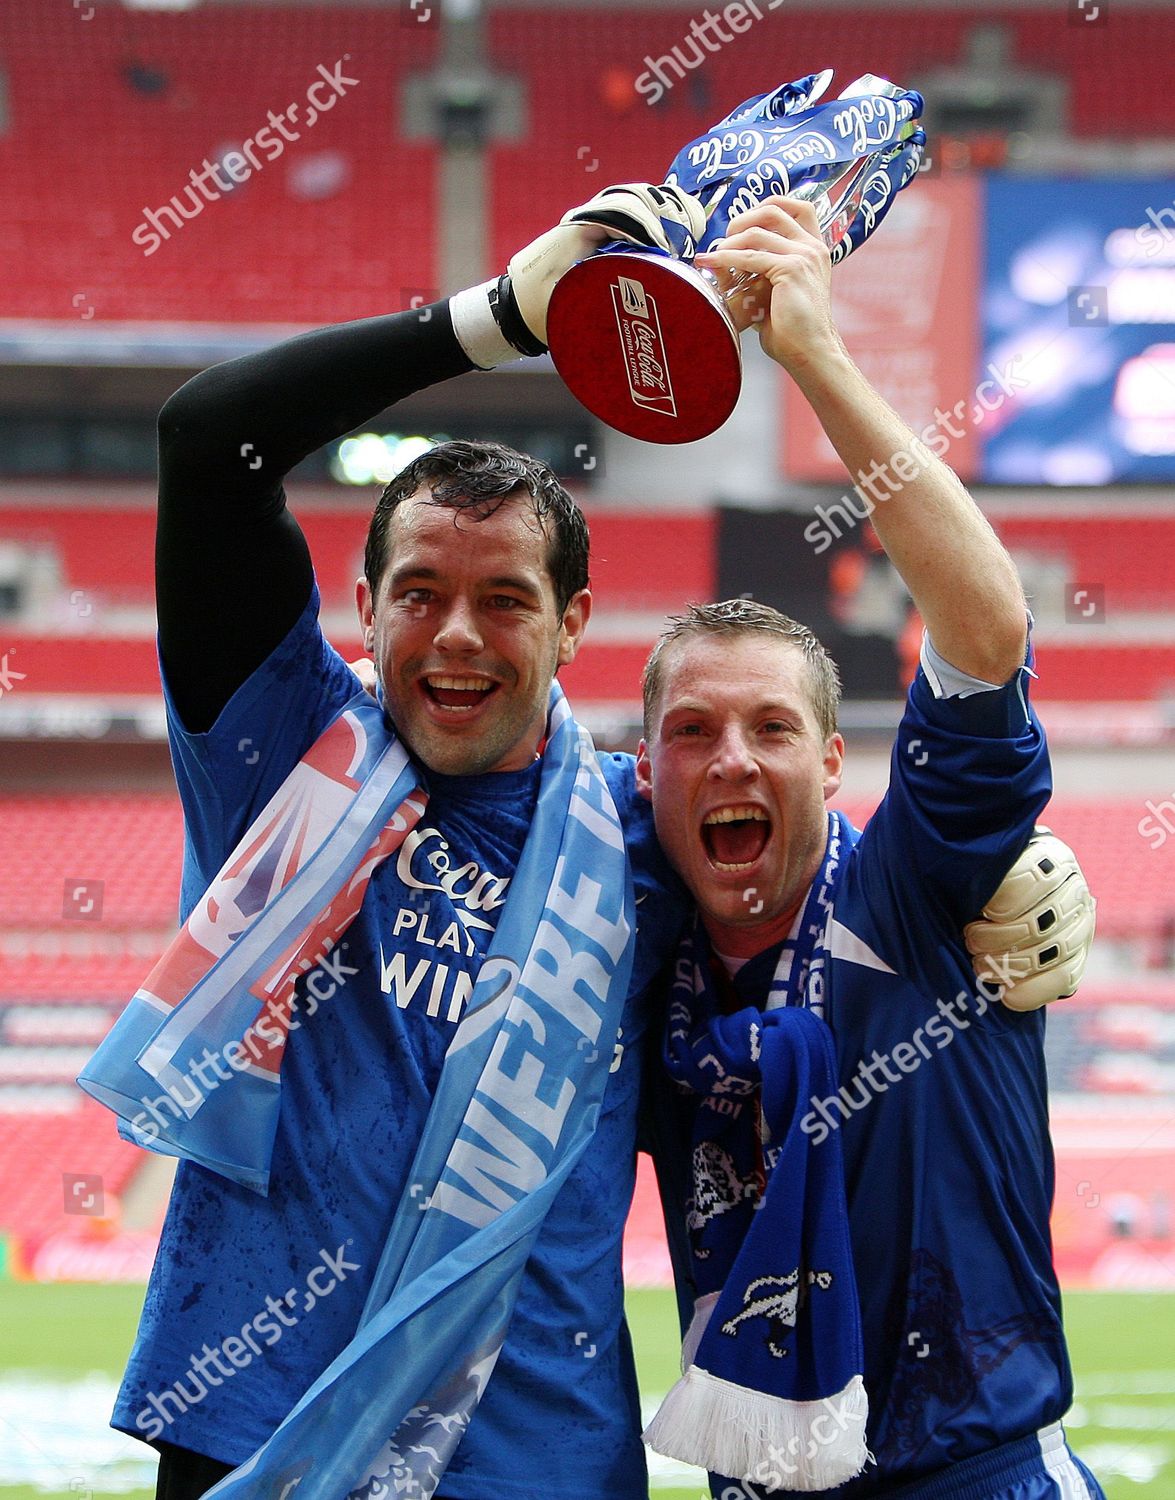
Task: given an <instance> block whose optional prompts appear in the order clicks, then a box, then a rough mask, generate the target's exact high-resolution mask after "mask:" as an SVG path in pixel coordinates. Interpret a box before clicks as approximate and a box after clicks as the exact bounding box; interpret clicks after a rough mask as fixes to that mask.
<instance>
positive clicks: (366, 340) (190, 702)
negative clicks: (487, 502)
mask: <svg viewBox="0 0 1175 1500" xmlns="http://www.w3.org/2000/svg"><path fill="white" fill-rule="evenodd" d="M472 368H473V366H472V365H471V363H470V361H469V359H468V357H467V356H466V355H465V353H464V351H463V350H462V348H461V346H460V344H458V342H457V339H456V336H455V335H454V333H453V325H452V321H451V319H450V317H449V309H448V304H447V303H438V304H435V305H434V306H433V307H432V308H431V309H429V311H428V314H427V315H425V314H424V313H423V312H421V311H412V312H404V313H394V314H392V315H390V316H388V317H381V318H366V319H363V320H362V321H361V322H357V323H341V324H338V325H336V326H334V327H331V328H320V329H317V330H315V331H314V332H313V333H305V334H300V335H299V336H298V337H297V338H293V339H289V340H287V341H286V342H285V343H282V344H278V345H277V346H276V347H275V348H273V349H267V350H265V351H264V352H263V353H260V354H249V355H246V356H244V357H243V358H241V359H233V360H229V361H228V362H227V363H225V364H221V365H216V366H214V367H213V368H212V369H210V370H205V371H204V372H203V373H202V374H200V375H197V376H195V377H194V378H193V379H192V380H189V381H188V382H187V384H186V385H184V386H182V387H181V388H180V389H179V390H178V391H176V393H175V395H174V396H172V397H171V398H170V399H169V400H168V401H167V403H166V404H165V406H164V407H163V410H162V411H161V412H160V414H159V518H158V525H157V530H156V538H155V590H156V604H157V608H158V614H159V642H160V651H161V654H162V658H163V663H164V666H165V668H166V670H167V677H168V682H169V683H170V685H171V689H172V694H173V697H174V699H175V704H176V707H177V708H178V710H179V712H180V715H181V716H182V718H183V721H184V724H185V726H186V727H187V729H188V730H190V731H191V732H193V733H202V732H204V731H205V730H207V729H210V728H211V727H212V725H213V723H214V722H215V721H216V718H217V716H218V714H219V713H220V711H221V709H222V708H223V707H224V705H225V704H226V703H227V702H228V700H229V699H230V698H231V697H232V695H233V693H234V692H235V691H236V690H237V688H238V687H240V685H241V684H242V683H243V682H244V681H245V679H246V678H247V677H249V675H250V674H251V673H252V672H254V671H255V670H256V669H257V667H259V666H260V665H261V663H262V662H263V661H264V660H265V658H266V657H267V656H268V655H269V654H270V652H271V651H272V650H273V649H274V648H275V647H276V646H277V645H278V644H279V642H280V641H281V640H282V639H283V638H284V637H285V636H286V635H287V634H288V633H289V631H290V629H291V627H292V626H293V625H294V623H295V621H296V620H297V618H298V616H299V615H300V614H301V612H302V610H303V609H305V607H306V601H307V599H308V598H309V597H310V586H311V578H312V573H311V563H310V552H309V549H308V547H307V545H306V538H305V537H304V536H303V534H302V529H301V527H300V526H299V525H298V523H297V521H296V520H295V519H294V517H293V516H292V515H291V513H290V512H289V510H287V508H286V496H285V490H284V488H283V485H282V481H283V479H284V478H285V476H286V475H287V474H288V473H289V471H290V470H291V469H292V468H294V467H295V465H296V464H299V463H300V462H301V461H302V459H304V458H305V457H306V456H307V454H309V453H313V452H314V450H315V449H316V448H320V447H321V446H322V445H323V444H324V443H328V442H330V441H331V440H332V439H334V438H338V437H341V436H342V435H343V434H344V433H347V432H350V431H351V430H352V429H353V428H354V427H357V426H359V425H360V424H361V423H363V422H366V421H369V420H370V419H371V418H372V417H374V416H376V415H378V413H380V412H381V411H383V410H384V408H385V407H388V406H391V405H393V404H394V403H395V402H397V401H399V400H401V399H402V398H403V397H405V396H408V395H411V394H412V393H413V392H414V391H418V390H423V389H424V388H425V387H426V386H429V385H434V384H436V383H437V382H438V381H441V380H447V379H449V378H450V377H452V376H454V375H460V374H463V373H464V372H465V371H467V370H470V369H472ZM258 459H260V464H258V462H257V460H258Z"/></svg>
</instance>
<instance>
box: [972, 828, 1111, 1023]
mask: <svg viewBox="0 0 1175 1500" xmlns="http://www.w3.org/2000/svg"><path fill="white" fill-rule="evenodd" d="M1096 912H1097V902H1096V901H1095V900H1094V898H1093V896H1092V895H1090V891H1089V886H1088V885H1086V883H1085V876H1084V874H1083V873H1082V870H1081V866H1080V865H1079V864H1078V863H1077V856H1076V855H1075V854H1074V853H1073V851H1072V849H1070V848H1069V846H1068V844H1066V843H1064V842H1063V841H1062V840H1061V839H1059V838H1057V836H1056V835H1055V834H1054V833H1052V832H1050V830H1049V829H1047V828H1043V827H1039V826H1038V827H1037V828H1035V829H1034V830H1033V834H1032V837H1031V838H1030V839H1029V841H1028V844H1027V846H1026V847H1025V849H1024V852H1023V853H1022V854H1021V856H1020V858H1019V859H1018V860H1017V861H1016V863H1015V864H1014V865H1013V866H1012V868H1011V869H1010V870H1009V871H1008V873H1007V874H1006V875H1005V876H1004V879H1003V882H1002V884H1001V885H1000V887H999V889H998V890H997V891H996V893H995V895H993V896H992V898H991V900H990V901H989V902H988V903H987V905H986V906H985V907H984V908H983V918H982V920H980V921H976V922H970V923H968V925H967V926H966V927H964V929H963V936H964V939H965V940H966V943H967V949H968V952H969V953H970V954H971V962H972V965H973V967H974V969H975V973H976V974H977V975H978V977H979V978H980V979H983V980H986V981H987V985H988V987H989V988H991V987H992V986H993V985H997V986H998V987H999V990H1000V999H1001V1000H1002V1001H1003V1003H1004V1004H1005V1005H1006V1006H1008V1007H1009V1009H1011V1010H1038V1009H1039V1008H1040V1007H1041V1006H1042V1005H1048V1004H1049V1003H1050V1002H1051V1001H1053V1000H1065V999H1068V997H1069V996H1070V995H1071V994H1073V992H1074V990H1076V988H1077V986H1078V985H1079V984H1080V982H1081V976H1082V974H1083V972H1084V971H1085V961H1086V959H1087V958H1088V957H1089V949H1090V944H1091V943H1092V942H1093V930H1094V918H1095V914H1096Z"/></svg>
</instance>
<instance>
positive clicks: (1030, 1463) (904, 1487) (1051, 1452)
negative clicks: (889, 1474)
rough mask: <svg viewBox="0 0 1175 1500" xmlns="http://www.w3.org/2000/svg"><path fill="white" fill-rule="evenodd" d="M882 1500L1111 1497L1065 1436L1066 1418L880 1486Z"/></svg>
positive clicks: (1080, 1499) (1101, 1499)
mask: <svg viewBox="0 0 1175 1500" xmlns="http://www.w3.org/2000/svg"><path fill="white" fill-rule="evenodd" d="M877 1500H1106V1497H1105V1494H1104V1493H1103V1491H1102V1487H1101V1485H1100V1484H1098V1482H1097V1480H1096V1479H1095V1478H1094V1477H1093V1475H1092V1474H1091V1473H1090V1472H1089V1470H1088V1469H1087V1468H1086V1467H1085V1465H1084V1464H1083V1463H1082V1462H1081V1460H1080V1459H1079V1458H1078V1457H1077V1455H1076V1454H1075V1453H1073V1452H1072V1450H1071V1449H1070V1448H1069V1445H1068V1443H1066V1441H1065V1433H1064V1430H1063V1429H1062V1427H1061V1424H1060V1422H1054V1423H1053V1424H1052V1426H1050V1427H1042V1428H1041V1429H1040V1431H1039V1432H1034V1433H1032V1434H1030V1436H1028V1437H1025V1438H1017V1439H1016V1440H1015V1441H1014V1442H1011V1443H1004V1444H1003V1445H1002V1446H1001V1447H999V1448H993V1449H991V1451H990V1452H988V1453H978V1454H976V1455H975V1457H974V1458H967V1459H964V1460H963V1462H962V1463H958V1464H952V1465H951V1466H950V1468H949V1469H942V1470H940V1471H939V1472H938V1473H937V1474H932V1475H930V1477H929V1478H927V1479H923V1480H915V1481H914V1482H913V1483H912V1484H901V1485H895V1486H894V1487H893V1488H883V1489H880V1490H878V1491H877Z"/></svg>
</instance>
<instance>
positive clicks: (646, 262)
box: [547, 251, 742, 443]
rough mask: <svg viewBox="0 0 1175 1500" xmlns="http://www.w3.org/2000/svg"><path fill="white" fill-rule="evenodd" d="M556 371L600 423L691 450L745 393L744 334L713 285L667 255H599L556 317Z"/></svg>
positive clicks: (577, 278)
mask: <svg viewBox="0 0 1175 1500" xmlns="http://www.w3.org/2000/svg"><path fill="white" fill-rule="evenodd" d="M547 341H548V344H549V346H550V349H551V357H552V359H553V360H554V362H555V368H556V369H557V370H558V371H559V374H560V375H561V376H562V378H563V382H564V384H565V385H566V386H567V389H568V390H569V391H570V392H571V394H572V395H573V396H574V397H575V398H576V399H577V400H578V401H580V402H582V404H583V405H584V406H586V407H587V409H588V411H590V412H591V413H592V414H593V416H597V417H599V419H600V420H601V421H602V422H606V423H607V424H608V426H609V427H614V428H615V429H616V430H617V431H618V432H624V433H627V434H628V435H629V437H635V438H642V439H643V440H644V441H645V442H647V443H692V442H694V441H695V439H697V438H703V437H707V436H708V435H709V434H710V433H711V432H714V431H716V430H717V429H718V428H719V427H721V426H722V424H723V422H725V421H726V419H727V417H729V416H730V414H731V412H732V411H733V410H734V408H735V403H736V402H737V401H738V397H739V391H740V390H741V388H742V352H741V350H740V348H739V341H738V333H737V332H736V331H735V327H734V323H733V322H732V321H731V317H730V314H729V313H728V312H727V311H726V307H725V304H724V303H723V300H722V297H721V295H720V294H719V292H718V289H717V288H716V286H715V285H714V283H713V282H712V281H711V280H710V279H709V278H708V277H706V276H704V275H703V274H702V273H701V272H700V271H695V270H694V269H693V267H692V266H687V265H685V264H683V263H682V262H681V261H679V260H672V259H670V257H669V256H667V255H648V254H639V253H637V252H634V253H632V254H631V255H629V254H625V253H624V252H622V251H617V252H609V253H608V254H607V255H593V256H591V257H590V258H589V259H588V260H584V261H580V263H579V265H577V266H573V267H572V269H571V270H570V271H568V272H567V274H566V275H565V276H563V277H561V279H560V280H559V283H558V285H557V286H556V287H555V290H554V292H553V293H552V294H551V304H550V307H549V308H548V310H547Z"/></svg>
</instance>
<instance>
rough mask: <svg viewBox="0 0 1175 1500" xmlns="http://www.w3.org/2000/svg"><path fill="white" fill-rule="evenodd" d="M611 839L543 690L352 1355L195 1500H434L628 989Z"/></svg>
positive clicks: (601, 1076)
mask: <svg viewBox="0 0 1175 1500" xmlns="http://www.w3.org/2000/svg"><path fill="white" fill-rule="evenodd" d="M635 927H636V922H635V905H634V901H633V891H632V874H631V870H630V869H629V864H628V859H627V856H626V854H625V849H624V837H623V831H622V829H621V826H620V822H619V819H618V817H617V814H616V809H615V806H614V804H613V801H612V797H611V793H610V792H609V790H608V786H607V783H606V781H605V780H604V776H603V774H602V772H601V770H600V767H599V764H598V762H597V760H596V755H595V751H594V748H593V746H592V742H591V739H590V738H589V736H588V735H587V734H586V732H585V731H584V730H582V729H581V728H580V727H579V725H578V724H576V722H575V720H574V719H573V717H572V715H571V710H570V709H569V708H568V706H567V704H566V701H565V700H564V698H563V694H562V692H561V691H560V689H559V688H558V686H557V685H552V689H551V706H550V718H549V722H548V740H547V746H546V750H545V753H544V755H543V766H542V777H541V782H540V788H539V798H538V805H537V808H536V812H535V817H534V820H533V822H532V824H531V828H530V832H529V834H528V836H527V840H526V845H525V848H524V849H523V852H522V857H521V860H520V861H519V865H518V870H517V873H516V874H515V875H514V877H513V880H512V881H511V885H510V892H509V896H508V898H507V901H506V905H505V907H504V909H503V911H502V914H501V918H500V920H499V923H498V927H497V930H496V932H495V935H494V939H493V942H492V945H491V947H490V951H489V953H488V954H487V956H486V959H485V961H484V962H483V964H482V966H481V971H480V973H479V975H478V979H477V984H476V987H475V989H474V991H473V995H472V997H471V999H470V1003H469V1006H468V1009H467V1010H466V1013H465V1016H464V1018H463V1020H462V1022H461V1024H460V1026H459V1027H458V1030H457V1033H456V1035H455V1036H454V1038H453V1041H452V1043H451V1044H450V1046H449V1050H448V1053H447V1054H446V1057H445V1063H444V1068H443V1070H442V1073H441V1078H440V1082H439V1085H438V1087H437V1092H436V1096H435V1098H434V1099H433V1103H432V1106H431V1108H430V1111H429V1115H428V1120H427V1122H426V1125H425V1129H424V1134H423V1136H422V1138H421V1141H420V1145H419V1147H418V1149H417V1153H416V1159H415V1161H414V1163H413V1166H412V1171H411V1174H410V1177H409V1182H408V1186H407V1188H406V1190H405V1192H404V1195H403V1197H402V1199H401V1201H400V1204H399V1207H398V1209H397V1212H396V1215H395V1219H394V1221H393V1224H392V1229H391V1232H390V1234H389V1236H388V1241H387V1244H386V1246H385V1248H384V1252H383V1256H382V1258H381V1261H380V1265H379V1267H378V1270H377V1272H376V1276H375V1280H374V1283H373V1286H372V1288H371V1292H370V1294H369V1297H368V1302H367V1306H366V1309H365V1311H364V1317H363V1321H362V1325H361V1327H360V1329H359V1331H358V1332H357V1334H356V1336H355V1337H354V1339H352V1341H351V1343H350V1344H349V1345H348V1346H347V1347H346V1348H345V1349H344V1350H343V1351H342V1353H341V1354H340V1355H339V1356H338V1358H337V1359H336V1360H335V1361H334V1362H333V1364H331V1365H330V1366H329V1367H328V1368H327V1369H326V1370H325V1371H324V1372H323V1373H322V1375H321V1376H320V1377H319V1378H318V1380H317V1381H315V1383H314V1384H313V1385H312V1386H311V1388H310V1389H309V1390H308V1391H307V1392H306V1394H305V1395H304V1396H303V1398H302V1399H301V1401H300V1402H299V1403H298V1405H297V1406H296V1407H295V1408H294V1410H293V1411H292V1412H291V1413H290V1414H289V1416H288V1417H286V1419H285V1420H284V1421H283V1422H282V1424H281V1426H280V1427H279V1428H278V1429H277V1431H276V1432H275V1433H274V1434H273V1436H272V1437H271V1438H270V1439H269V1441H268V1442H267V1443H266V1444H265V1445H264V1446H263V1447H262V1448H261V1449H259V1450H258V1452H257V1453H255V1454H254V1455H253V1457H252V1458H250V1459H249V1460H247V1462H246V1463H244V1464H243V1465H242V1466H241V1467H240V1468H239V1469H237V1470H236V1471H235V1472H234V1473H233V1474H231V1475H230V1476H229V1477H228V1478H227V1479H224V1480H222V1481H221V1482H220V1483H219V1484H218V1485H216V1486H215V1488H214V1489H212V1490H210V1491H209V1494H210V1495H215V1496H217V1497H220V1496H234V1497H235V1496H240V1497H242V1500H244V1497H246V1496H247V1497H249V1500H255V1497H257V1496H266V1497H269V1496H272V1497H273V1500H280V1497H284V1496H288V1495H290V1494H295V1493H296V1496H297V1500H340V1497H342V1496H346V1495H348V1494H352V1495H355V1496H366V1497H370V1500H374V1497H375V1496H381V1495H388V1494H394V1493H403V1494H410V1495H413V1496H419V1497H428V1496H431V1495H432V1494H433V1493H434V1492H435V1490H436V1488H437V1486H438V1484H439V1483H440V1480H441V1476H442V1474H443V1473H444V1470H445V1467H446V1465H447V1464H448V1461H449V1458H450V1457H451V1455H452V1453H453V1450H454V1449H455V1448H456V1446H457V1444H458V1442H459V1441H460V1439H461V1435H462V1433H463V1432H464V1430H465V1428H466V1427H467V1425H468V1423H469V1419H470V1417H471V1416H472V1414H473V1410H474V1408H475V1407H476V1404H477V1401H478V1399H479V1398H480V1396H481V1393H482V1390H483V1389H484V1387H485V1384H486V1381H487V1380H488V1379H489V1378H490V1374H491V1373H492V1371H493V1367H494V1363H495V1361H496V1359H497V1356H498V1352H499V1350H500V1349H501V1346H502V1342H503V1339H504V1338H505V1334H506V1329H507V1325H508V1323H509V1320H510V1314H511V1311H512V1309H513V1305H514V1299H515V1295H516V1292H517V1288H518V1283H519V1280H520V1278H521V1276H522V1272H523V1268H524V1267H525V1264H526V1261H527V1258H528V1256H529V1254H530V1250H531V1246H532V1245H533V1242H534V1239H535V1237H536V1235H537V1234H538V1231H539V1229H540V1227H541V1225H542V1222H543V1219H544V1217H545V1215H546V1213H547V1211H548V1209H549V1208H550V1206H551V1204H552V1202H553V1201H554V1199H555V1196H556V1195H557V1194H558V1192H559V1190H560V1188H561V1187H562V1185H563V1183H564V1181H565V1180H566V1178H567V1176H568V1174H569V1173H570V1172H571V1170H572V1168H573V1167H574V1166H575V1163H576V1162H577V1160H578V1159H579V1157H580V1155H581V1154H582V1152H583V1150H584V1148H585V1147H586V1146H587V1144H588V1141H589V1140H590V1139H591V1136H592V1132H593V1131H594V1129H595V1125H596V1120H597V1118H598V1115H599V1111H600V1105H601V1101H602V1099H603V1095H604V1089H605V1086H606V1084H607V1081H608V1068H609V1064H610V1061H611V1058H612V1050H613V1042H614V1039H615V1036H616V1032H617V1029H618V1027H619V1025H620V1022H621V1016H622V1011H623V1007H624V1000H625V996H626V994H627V992H628V986H629V979H630V977H631V972H632V960H633V936H634V933H635Z"/></svg>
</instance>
